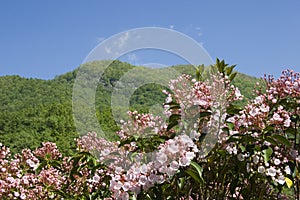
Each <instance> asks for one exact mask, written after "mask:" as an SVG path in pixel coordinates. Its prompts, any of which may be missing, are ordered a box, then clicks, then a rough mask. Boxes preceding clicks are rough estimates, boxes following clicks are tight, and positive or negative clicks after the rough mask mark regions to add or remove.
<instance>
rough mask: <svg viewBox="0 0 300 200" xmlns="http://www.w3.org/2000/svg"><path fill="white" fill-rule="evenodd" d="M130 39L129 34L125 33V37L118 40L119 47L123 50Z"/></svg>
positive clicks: (122, 36)
mask: <svg viewBox="0 0 300 200" xmlns="http://www.w3.org/2000/svg"><path fill="white" fill-rule="evenodd" d="M128 39H129V32H125V33H124V34H123V35H121V36H120V38H119V39H118V44H117V45H118V47H119V48H122V47H123V46H124V45H125V44H126V41H127V40H128Z"/></svg>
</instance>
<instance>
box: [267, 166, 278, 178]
mask: <svg viewBox="0 0 300 200" xmlns="http://www.w3.org/2000/svg"><path fill="white" fill-rule="evenodd" d="M276 172H277V171H276V169H275V168H274V167H270V168H268V169H267V175H268V176H271V177H274V176H275V175H276Z"/></svg>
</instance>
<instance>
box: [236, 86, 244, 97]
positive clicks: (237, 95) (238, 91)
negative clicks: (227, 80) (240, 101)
mask: <svg viewBox="0 0 300 200" xmlns="http://www.w3.org/2000/svg"><path fill="white" fill-rule="evenodd" d="M235 96H236V97H237V98H240V97H242V96H243V95H242V94H241V92H240V90H239V88H237V87H236V88H235Z"/></svg>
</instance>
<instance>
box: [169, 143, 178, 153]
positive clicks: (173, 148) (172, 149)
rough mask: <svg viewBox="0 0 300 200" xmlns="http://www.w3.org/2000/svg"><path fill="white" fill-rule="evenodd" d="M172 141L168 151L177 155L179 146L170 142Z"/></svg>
mask: <svg viewBox="0 0 300 200" xmlns="http://www.w3.org/2000/svg"><path fill="white" fill-rule="evenodd" d="M169 141H170V143H169V145H168V148H167V150H168V151H169V152H170V153H173V154H175V153H177V152H178V150H179V149H178V145H177V144H176V143H175V141H174V140H169Z"/></svg>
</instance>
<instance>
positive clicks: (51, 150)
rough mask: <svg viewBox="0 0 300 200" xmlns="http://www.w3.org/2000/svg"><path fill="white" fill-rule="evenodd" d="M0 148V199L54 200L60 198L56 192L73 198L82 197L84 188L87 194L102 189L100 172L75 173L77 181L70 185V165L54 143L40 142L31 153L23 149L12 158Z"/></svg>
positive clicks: (84, 171) (83, 171) (6, 151)
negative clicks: (86, 189)
mask: <svg viewBox="0 0 300 200" xmlns="http://www.w3.org/2000/svg"><path fill="white" fill-rule="evenodd" d="M0 148H1V149H0V199H5V198H8V199H33V200H35V199H36V200H38V199H57V198H62V197H63V196H61V195H60V194H59V192H58V191H60V190H64V193H65V194H70V196H72V197H76V196H78V195H79V196H80V195H82V194H83V190H84V188H86V187H88V188H89V192H95V191H97V190H98V189H99V188H102V177H104V175H105V174H103V171H101V169H99V170H97V171H96V172H95V173H92V172H91V170H88V169H86V168H82V169H81V170H80V171H79V172H78V174H81V175H80V177H79V176H77V177H74V178H75V181H72V180H71V179H70V177H69V175H70V173H71V170H72V168H73V166H72V162H70V158H68V157H65V158H62V155H61V153H60V152H59V150H58V149H57V147H56V144H54V143H51V142H44V143H43V144H42V147H41V148H38V149H36V150H35V151H31V150H29V149H24V150H23V151H22V153H20V154H16V155H15V156H14V157H13V158H11V157H10V154H9V148H7V147H5V146H2V144H0ZM53 162H55V163H56V164H55V165H53V164H52V163H53ZM79 164H82V163H79ZM52 165H53V166H52ZM54 166H55V167H54Z"/></svg>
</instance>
